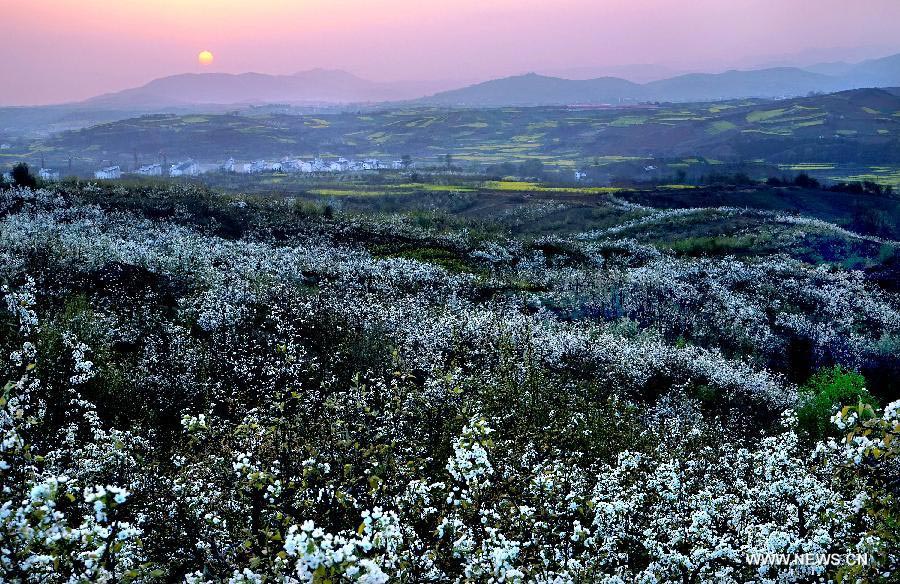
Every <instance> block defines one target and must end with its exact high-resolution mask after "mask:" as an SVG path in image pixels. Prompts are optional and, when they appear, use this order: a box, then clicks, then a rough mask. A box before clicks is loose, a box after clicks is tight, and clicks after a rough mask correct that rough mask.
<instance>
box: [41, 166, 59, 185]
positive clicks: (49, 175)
mask: <svg viewBox="0 0 900 584" xmlns="http://www.w3.org/2000/svg"><path fill="white" fill-rule="evenodd" d="M38 176H40V177H41V180H43V181H47V182H56V181H58V180H59V171H58V170H53V169H52V168H42V169H41V170H40V172H38Z"/></svg>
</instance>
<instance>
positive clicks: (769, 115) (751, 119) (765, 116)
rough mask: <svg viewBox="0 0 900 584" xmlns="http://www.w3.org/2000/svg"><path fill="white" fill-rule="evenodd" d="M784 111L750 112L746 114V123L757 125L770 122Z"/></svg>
mask: <svg viewBox="0 0 900 584" xmlns="http://www.w3.org/2000/svg"><path fill="white" fill-rule="evenodd" d="M785 111H786V110H784V109H783V108H782V109H774V110H762V111H755V112H750V113H749V114H747V122H748V123H751V124H758V123H759V122H765V121H767V120H771V119H773V118H777V117H779V116H781V115H783V114H784V112H785Z"/></svg>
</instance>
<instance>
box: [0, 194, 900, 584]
mask: <svg viewBox="0 0 900 584" xmlns="http://www.w3.org/2000/svg"><path fill="white" fill-rule="evenodd" d="M371 186H373V187H376V186H378V185H371ZM440 186H441V185H437V184H431V185H420V186H419V187H414V188H413V190H412V192H411V193H409V194H407V195H405V196H403V197H392V196H379V195H368V196H359V197H355V199H356V200H355V201H354V203H355V206H354V207H353V208H352V210H351V209H348V210H344V209H341V208H340V207H339V206H338V205H337V203H335V202H334V200H333V199H334V198H333V197H332V198H331V199H330V200H329V199H327V198H326V199H325V200H321V199H320V200H307V199H303V200H298V199H294V198H292V199H285V198H282V197H272V196H266V197H250V196H247V195H240V196H227V195H222V194H219V193H216V192H212V191H208V190H206V189H203V188H198V187H196V186H194V185H162V184H157V185H149V186H142V187H128V186H126V185H121V184H114V185H95V184H88V183H82V184H81V185H78V184H74V183H73V184H66V185H57V186H55V187H53V188H52V189H48V190H39V191H31V190H24V189H19V190H5V191H0V249H2V252H3V256H2V257H3V261H2V262H0V280H2V281H3V282H5V283H8V284H6V285H5V287H4V289H3V290H2V294H3V296H4V303H3V305H4V307H5V309H4V310H3V311H2V312H0V325H2V327H0V330H2V331H3V334H2V335H0V351H2V353H3V354H4V355H8V358H7V359H6V365H5V367H4V374H5V375H6V378H7V379H9V380H10V382H9V383H6V385H5V388H4V392H3V396H2V400H0V431H2V432H3V436H4V441H3V450H2V456H3V459H2V462H3V464H2V465H0V473H2V474H0V476H2V478H3V479H4V483H3V484H4V489H3V492H2V499H0V500H2V501H3V503H2V506H0V509H4V513H3V514H0V529H2V531H0V534H2V536H3V547H2V550H0V553H2V554H3V556H2V557H3V563H2V564H0V570H3V572H2V573H3V574H4V576H6V575H11V577H9V578H6V577H5V578H4V579H5V580H9V581H16V580H19V579H20V578H19V577H18V573H17V572H16V570H20V567H22V566H28V570H29V572H28V576H29V579H30V580H33V581H38V582H54V583H55V582H63V581H71V582H79V581H80V582H128V581H132V582H136V583H138V582H139V583H141V584H144V583H146V584H151V583H154V582H159V581H165V582H179V581H187V582H194V583H197V582H234V583H235V584H237V583H250V582H254V583H259V582H285V583H287V582H290V583H296V584H299V583H300V582H314V583H315V582H319V581H321V582H323V583H324V582H326V581H330V582H335V583H337V582H342V583H350V582H360V583H362V582H368V583H375V582H377V583H386V582H391V581H396V582H423V583H425V582H428V583H442V582H490V581H492V580H495V581H501V580H502V581H503V582H526V581H532V580H533V581H538V582H549V581H552V582H565V583H576V582H604V581H605V582H673V583H674V582H685V581H688V582H690V581H694V582H702V583H704V584H707V583H709V584H712V583H715V584H743V583H746V582H756V581H761V579H760V577H759V575H760V568H759V566H757V565H754V563H752V562H750V561H746V560H745V557H746V554H764V553H771V549H773V547H774V546H776V545H777V546H788V545H790V546H792V547H791V548H788V549H792V550H802V551H803V552H805V553H807V552H806V551H807V550H819V549H821V546H822V545H823V543H822V542H827V543H828V545H830V546H834V547H835V548H836V549H841V550H866V552H865V553H870V554H871V557H872V558H873V560H872V561H871V562H872V563H859V564H858V565H854V566H853V567H854V572H853V573H852V575H853V577H854V579H855V580H860V581H865V582H880V581H884V582H886V581H887V580H885V579H883V578H880V576H881V575H883V574H891V573H896V568H897V566H900V545H898V542H900V536H898V534H897V532H896V529H895V527H896V524H895V518H896V517H898V514H900V508H898V504H897V501H896V499H895V498H893V497H888V496H885V494H884V493H885V491H884V487H883V486H882V485H885V484H893V482H889V481H895V479H896V476H897V473H896V468H897V467H896V464H897V461H898V460H900V449H898V444H897V441H896V440H891V436H892V434H891V433H892V432H896V428H897V424H900V401H897V398H898V394H897V386H896V379H897V376H898V375H900V351H898V350H897V348H898V346H900V294H898V289H897V288H896V287H895V286H896V284H897V283H898V282H900V278H898V277H897V276H898V274H900V262H898V261H897V258H898V254H900V250H898V243H897V242H893V241H885V240H880V239H877V238H873V237H868V236H864V235H861V234H858V233H854V232H851V231H847V230H845V229H841V228H840V227H838V226H836V225H834V224H831V223H828V222H825V221H821V220H816V219H812V218H810V217H806V216H802V215H797V214H795V213H791V212H784V211H778V212H772V211H768V210H765V209H756V208H752V207H750V206H748V205H745V206H741V207H736V206H710V205H709V204H704V205H703V206H701V207H693V208H670V207H668V206H667V205H660V203H661V202H664V201H667V200H669V197H672V196H676V195H673V194H672V193H670V192H667V191H652V192H648V193H643V194H635V193H627V192H617V193H611V192H602V191H601V192H590V191H581V192H578V191H577V190H573V191H564V192H558V191H555V192H554V191H550V192H544V193H541V192H537V191H528V190H520V188H521V187H524V188H528V187H527V185H521V186H520V187H516V185H509V186H510V187H511V188H508V189H501V192H497V191H495V190H492V189H490V188H487V189H484V188H481V187H478V186H477V185H475V184H469V185H463V184H460V185H454V187H456V188H455V189H453V190H443V191H442V190H440V189H439V187H440ZM429 187H431V188H429ZM748 194H749V195H753V194H754V193H752V192H750V193H748ZM385 205H388V206H385ZM390 205H394V206H390ZM845 408H846V409H845ZM882 408H883V409H882ZM834 412H837V414H835V413H834ZM835 416H837V417H835ZM862 416H864V417H863V418H862V419H859V418H860V417H862ZM854 436H857V437H858V436H865V437H867V438H868V439H870V440H872V441H873V444H875V445H872V444H869V443H865V442H862V443H860V442H859V441H854V440H853V437H854ZM848 438H849V439H848ZM876 440H877V441H878V442H874V441H876ZM863 461H864V462H863ZM711 509H712V510H714V512H715V515H712V514H711ZM716 518H723V520H721V521H719V520H716ZM726 519H727V520H726ZM773 532H774V535H773ZM35 534H40V535H35ZM673 534H677V537H673ZM874 534H877V535H874ZM711 544H712V545H711ZM37 546H40V547H39V548H37ZM36 548H37V549H39V550H40V551H41V554H40V555H36V554H35V549H36ZM775 549H779V550H782V549H785V547H777V548H775ZM786 553H787V552H786ZM808 553H814V552H812V551H809V552H808ZM98 556H99V557H101V558H105V560H104V561H96V558H97V557H98ZM635 558H639V559H638V560H637V561H636V560H635ZM648 558H653V560H652V561H648ZM827 569H828V570H829V571H828V572H827V573H826V572H825V571H824V570H825V568H822V569H821V570H819V571H817V572H815V573H812V572H803V573H801V574H800V575H799V576H798V574H797V572H796V570H795V566H782V565H780V564H773V565H772V566H770V567H769V568H768V569H767V571H766V581H769V580H771V581H779V582H785V583H801V582H808V581H810V580H811V579H813V580H818V579H819V577H820V576H821V577H823V578H826V579H828V580H835V581H836V580H838V579H839V578H840V577H841V575H842V574H844V573H845V572H843V569H844V568H843V567H828V568H827ZM85 574H87V576H84V575H85ZM498 574H499V577H498V576H496V575H498ZM70 576H71V577H70ZM808 576H814V577H812V578H811V577H808ZM64 578H65V579H64Z"/></svg>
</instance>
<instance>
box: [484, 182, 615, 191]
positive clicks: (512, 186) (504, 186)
mask: <svg viewBox="0 0 900 584" xmlns="http://www.w3.org/2000/svg"><path fill="white" fill-rule="evenodd" d="M484 188H485V189H487V190H491V191H513V192H536V193H584V194H605V193H618V192H621V191H622V190H623V189H620V188H617V187H548V186H544V185H541V184H539V183H535V182H525V181H512V180H498V181H487V182H485V183H484Z"/></svg>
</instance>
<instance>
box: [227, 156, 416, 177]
mask: <svg viewBox="0 0 900 584" xmlns="http://www.w3.org/2000/svg"><path fill="white" fill-rule="evenodd" d="M221 168H222V170H223V171H225V172H243V173H245V174H256V173H260V172H293V173H299V172H307V173H312V172H362V171H366V170H385V169H389V168H390V169H394V170H402V169H403V168H404V162H403V161H402V160H395V161H394V162H392V163H391V164H387V163H385V162H381V161H380V160H378V159H377V158H367V159H366V160H347V159H346V158H343V157H342V158H338V159H337V160H331V161H328V160H323V159H321V158H315V159H313V160H300V159H298V158H283V159H282V160H281V161H280V162H272V161H268V160H254V161H253V162H248V163H246V164H244V165H240V166H238V165H236V164H235V162H234V158H229V159H228V161H226V162H225V164H223V165H222V167H221Z"/></svg>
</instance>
